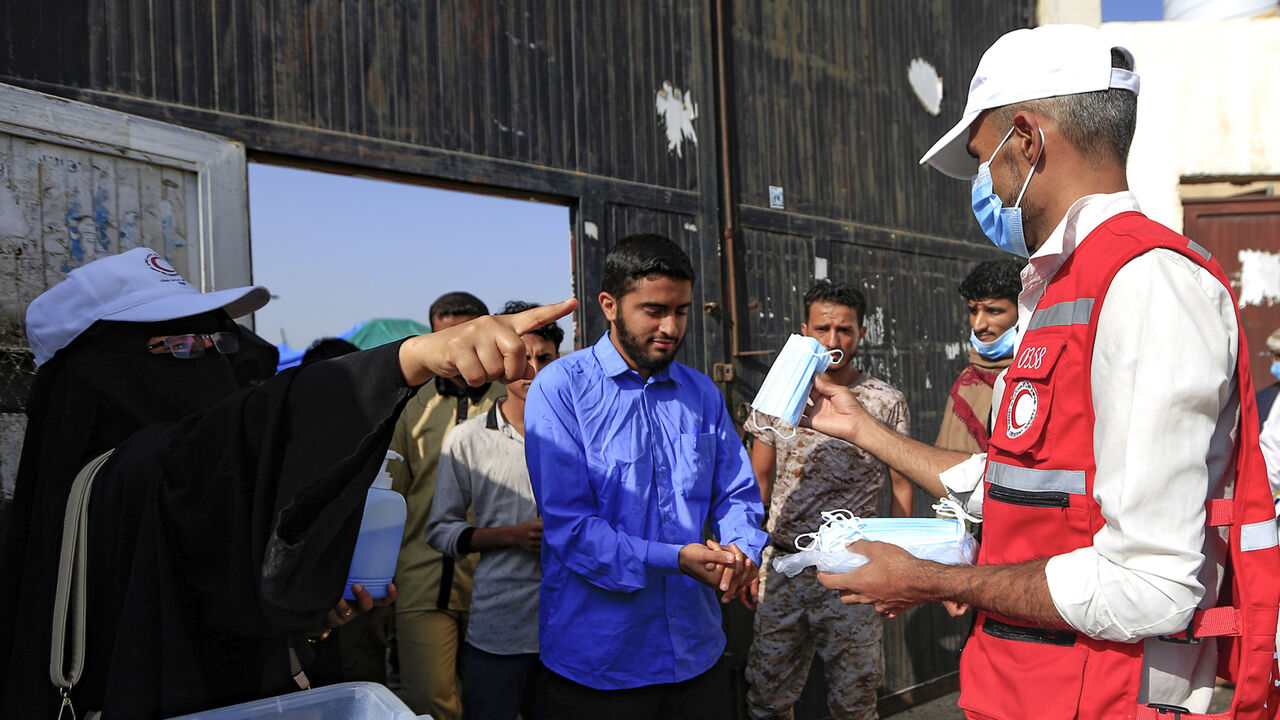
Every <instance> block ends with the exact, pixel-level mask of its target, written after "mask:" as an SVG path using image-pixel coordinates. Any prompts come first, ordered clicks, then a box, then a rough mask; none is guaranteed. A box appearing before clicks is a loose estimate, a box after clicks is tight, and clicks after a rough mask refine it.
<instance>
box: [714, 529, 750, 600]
mask: <svg viewBox="0 0 1280 720" xmlns="http://www.w3.org/2000/svg"><path fill="white" fill-rule="evenodd" d="M707 547H709V548H711V549H712V550H727V551H729V552H731V553H733V564H731V565H725V566H724V570H723V571H721V573H720V585H719V588H720V592H721V595H720V602H721V603H728V602H729V601H730V600H732V599H734V598H735V597H738V596H739V595H743V593H744V592H745V593H751V601H752V603H751V604H754V601H755V595H754V593H753V592H752V581H753V580H755V579H756V576H757V575H759V574H760V568H759V567H757V566H756V564H755V562H754V561H753V560H752V559H751V558H749V557H747V554H746V553H744V552H742V550H740V549H739V548H738V546H737V545H736V544H733V545H730V546H729V547H722V546H721V545H720V543H717V542H716V541H715V540H708V541H707ZM743 604H747V600H746V597H745V596H744V598H743ZM748 607H750V605H748Z"/></svg>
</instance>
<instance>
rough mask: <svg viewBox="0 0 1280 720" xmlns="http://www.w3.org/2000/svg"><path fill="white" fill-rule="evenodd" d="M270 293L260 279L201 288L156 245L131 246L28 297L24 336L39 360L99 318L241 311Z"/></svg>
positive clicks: (38, 362) (155, 317) (144, 318)
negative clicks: (216, 288) (227, 286)
mask: <svg viewBox="0 0 1280 720" xmlns="http://www.w3.org/2000/svg"><path fill="white" fill-rule="evenodd" d="M270 299H271V294H270V293H268V292H267V289H266V288H264V287H262V286H261V285H254V286H252V287H240V288H233V289H230V290H219V291H217V292H211V293H202V292H200V291H199V290H197V289H196V288H195V287H194V286H192V285H191V283H189V282H187V281H186V279H185V278H183V277H182V275H180V274H178V271H177V270H174V269H173V267H171V266H170V265H169V263H167V262H165V259H164V258H162V257H160V255H158V254H157V253H156V252H155V251H154V250H149V249H147V248H134V249H132V250H128V251H125V252H122V253H120V254H119V255H111V256H110V257H104V258H101V259H98V260H94V261H93V262H91V263H89V264H88V265H84V266H82V267H79V268H76V269H75V270H72V271H71V272H69V273H67V278H66V279H65V280H63V281H62V282H60V283H58V284H57V285H54V286H53V287H51V288H49V289H48V290H46V291H44V292H43V293H41V294H40V296H39V297H37V298H36V299H35V300H32V301H31V305H30V306H28V307H27V341H28V342H29V343H30V344H31V350H32V352H34V353H35V361H36V365H37V366H39V365H43V364H44V363H46V362H48V360H49V359H50V358H52V357H53V356H54V354H55V353H57V352H58V351H59V350H61V349H62V348H64V347H66V346H68V345H70V344H71V341H72V340H75V339H76V338H77V337H79V336H80V333H82V332H84V331H85V330H88V329H89V326H90V325H93V324H94V323H95V322H97V321H99V320H121V321H125V322H156V321H159V320H173V319H175V318H181V317H187V316H188V315H198V314H200V313H204V312H209V311H211V310H217V309H219V308H221V309H223V310H226V311H227V314H228V315H230V316H231V317H240V316H241V315H248V314H249V313H251V312H253V311H254V310H257V309H258V308H260V307H262V306H263V305H266V304H267V301H268V300H270Z"/></svg>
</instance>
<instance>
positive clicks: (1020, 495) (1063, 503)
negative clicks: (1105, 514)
mask: <svg viewBox="0 0 1280 720" xmlns="http://www.w3.org/2000/svg"><path fill="white" fill-rule="evenodd" d="M987 497H989V498H991V499H992V500H999V501H1000V502H1003V503H1008V504H1010V505H1023V506H1026V507H1047V508H1064V507H1067V506H1069V505H1070V504H1071V496H1070V494H1069V493H1065V492H1052V491H1048V492H1030V491H1028V490H1015V489H1014V488H1008V487H1004V486H1003V485H992V486H990V487H988V488H987Z"/></svg>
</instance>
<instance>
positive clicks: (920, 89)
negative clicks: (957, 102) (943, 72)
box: [907, 58, 942, 117]
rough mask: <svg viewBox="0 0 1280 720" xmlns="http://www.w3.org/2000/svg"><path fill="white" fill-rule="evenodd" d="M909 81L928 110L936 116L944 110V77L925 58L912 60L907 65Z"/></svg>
mask: <svg viewBox="0 0 1280 720" xmlns="http://www.w3.org/2000/svg"><path fill="white" fill-rule="evenodd" d="M907 82H908V83H910V84H911V90H912V91H913V92H915V94H916V99H917V100H919V101H920V104H921V105H923V106H924V109H925V111H926V112H928V113H929V114H930V115H933V116H935V117H936V116H937V115H938V114H939V113H940V112H942V78H941V77H939V76H938V70H937V69H936V68H934V67H933V65H932V64H930V63H929V62H928V61H926V60H924V59H923V58H915V59H914V60H912V61H911V62H910V63H909V64H908V65H907Z"/></svg>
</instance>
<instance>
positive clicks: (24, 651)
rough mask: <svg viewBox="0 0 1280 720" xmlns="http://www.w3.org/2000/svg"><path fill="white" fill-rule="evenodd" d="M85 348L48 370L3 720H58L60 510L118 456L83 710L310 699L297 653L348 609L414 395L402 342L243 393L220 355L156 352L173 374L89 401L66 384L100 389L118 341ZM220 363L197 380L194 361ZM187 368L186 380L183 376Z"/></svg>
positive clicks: (92, 604) (96, 540)
mask: <svg viewBox="0 0 1280 720" xmlns="http://www.w3.org/2000/svg"><path fill="white" fill-rule="evenodd" d="M199 317H204V316H199ZM190 320H191V319H188V322H187V325H184V326H183V327H189V326H190ZM224 322H225V320H224V319H222V318H219V319H218V320H217V323H218V324H222V323H224ZM100 325H102V324H101V323H100ZM106 325H113V326H122V325H123V326H126V327H125V328H124V330H127V331H129V333H131V335H130V337H129V339H128V340H127V342H126V343H125V345H124V347H129V348H132V347H135V346H136V344H137V339H136V337H133V336H134V335H137V334H138V333H141V334H143V335H145V334H147V333H153V334H164V333H160V332H156V330H157V329H156V328H155V327H149V326H141V327H129V326H131V325H133V324H127V323H108V324H106ZM109 329H110V330H111V331H112V332H111V334H113V335H118V334H119V331H120V330H121V328H119V327H114V328H109ZM181 331H183V332H208V331H209V330H202V329H200V328H196V329H183V330H181ZM86 335H87V336H89V337H88V338H87V341H88V342H87V343H86V344H84V345H81V344H80V341H79V340H78V341H77V344H76V345H73V346H72V347H71V348H67V350H74V351H75V352H70V353H66V355H65V356H64V354H63V353H60V354H59V357H56V358H54V359H53V360H51V361H50V363H49V364H48V365H49V366H54V367H52V368H42V369H41V373H42V374H45V375H46V377H45V378H43V379H44V380H45V382H44V383H43V386H42V383H41V380H42V378H40V377H38V378H37V391H36V392H37V394H39V393H41V392H43V393H44V395H43V397H40V398H33V402H32V408H33V410H36V409H39V410H42V411H44V412H43V413H39V412H33V414H32V417H31V424H30V426H29V432H28V437H27V440H26V444H25V445H24V449H23V460H22V466H21V468H20V471H19V481H18V487H17V490H16V493H15V499H14V513H13V514H14V515H15V516H21V518H19V519H20V524H19V523H17V522H15V523H14V527H12V528H11V529H10V530H11V532H10V535H9V540H8V542H7V544H6V547H5V550H6V556H5V561H4V567H3V575H2V576H0V580H2V581H3V583H4V585H3V588H0V612H2V613H3V614H0V663H4V665H2V666H0V678H3V694H2V695H0V717H24V718H26V717H31V718H46V717H47V718H53V717H55V716H56V714H57V708H58V703H59V699H58V693H57V691H56V690H55V689H54V687H53V685H52V683H51V682H50V680H49V677H48V661H49V638H50V630H51V606H52V600H53V583H54V581H55V580H56V566H57V556H58V548H59V545H60V542H61V524H62V512H63V509H64V508H65V503H66V497H67V492H68V488H69V486H70V482H71V479H72V478H73V477H74V475H75V472H76V471H77V470H78V469H79V467H80V466H81V465H83V463H84V462H87V460H88V459H90V458H92V457H93V456H94V455H96V454H97V453H98V452H101V450H103V449H106V448H108V447H112V446H117V451H116V453H115V455H114V456H113V457H112V459H111V460H110V461H109V462H108V463H107V465H106V466H104V468H103V469H102V471H101V472H100V473H99V475H98V477H97V479H96V481H95V484H94V492H93V496H92V500H91V504H90V516H89V548H90V550H89V552H90V557H89V578H90V579H89V583H90V584H89V590H88V607H89V618H88V623H87V627H88V636H87V655H88V658H87V661H86V663H85V671H84V674H83V676H82V679H81V681H80V683H79V684H78V685H77V687H76V689H75V691H74V693H73V701H74V703H75V706H76V708H77V710H79V711H80V712H81V713H83V712H84V711H85V710H92V709H103V710H104V716H105V717H107V718H111V717H129V718H133V717H138V718H151V717H166V716H171V715H176V714H181V713H186V712H192V711H195V710H202V709H207V708H211V707H220V706H223V705H228V704H233V703H237V702H243V701H246V700H251V699H254V698H259V697H264V696H269V695H276V694H280V693H284V692H288V691H290V690H292V689H295V688H296V686H295V685H294V684H293V682H292V680H291V678H290V674H289V665H288V653H287V647H288V642H289V640H290V639H296V638H299V637H301V636H302V635H304V634H306V633H308V632H310V631H314V630H315V629H316V628H317V627H319V624H320V618H321V617H322V616H323V615H324V613H325V612H326V611H327V610H328V609H330V608H332V607H333V606H334V605H335V604H336V603H337V602H338V599H339V598H340V596H341V594H342V589H343V585H344V583H345V578H346V573H347V568H348V565H349V564H350V558H351V552H352V549H353V547H354V544H355V539H356V535H357V532H358V530H359V523H360V516H361V511H362V508H363V505H364V499H365V493H366V490H367V488H368V486H369V484H370V482H371V481H372V479H373V477H374V475H375V473H376V472H377V469H378V467H379V464H380V463H381V461H382V459H383V457H384V453H385V450H386V447H387V444H388V442H389V441H390V436H391V432H392V429H393V427H394V424H395V420H396V418H397V416H398V415H399V412H400V409H401V408H402V407H403V405H404V403H405V402H406V401H407V400H408V398H409V397H410V396H411V395H412V392H413V391H412V390H411V389H410V388H408V387H407V386H406V385H405V382H404V378H403V376H402V375H401V372H400V367H399V360H398V350H399V344H398V343H396V344H392V345H387V346H384V347H382V348H378V349H375V350H370V351H367V352H363V353H357V354H353V355H350V356H347V357H344V358H340V359H337V360H333V361H329V362H324V363H318V364H315V365H312V366H309V367H307V368H302V369H298V370H295V371H289V372H286V373H283V374H281V375H279V376H276V377H275V378H272V379H271V380H270V381H268V382H267V383H266V384H265V385H263V386H262V387H259V388H254V389H251V390H244V391H239V392H233V391H232V390H231V388H233V387H234V378H233V377H232V375H231V373H230V368H229V365H228V364H227V363H226V361H225V358H220V357H219V356H216V355H207V356H206V357H204V358H199V359H196V360H188V361H184V360H177V359H175V358H171V357H165V356H154V357H155V358H156V359H158V360H162V361H168V365H163V364H162V365H160V367H161V368H164V369H165V371H163V372H144V373H138V374H134V375H132V378H131V383H130V384H129V385H124V386H122V385H120V382H121V380H122V375H121V373H120V372H112V373H107V375H106V377H108V380H107V381H105V382H99V383H98V384H97V385H95V384H94V383H88V385H87V387H88V389H86V386H85V385H84V384H77V383H74V382H73V383H70V384H68V382H67V377H68V373H67V371H68V369H74V368H75V367H76V363H81V362H82V363H86V365H84V366H82V367H81V368H80V369H81V370H84V369H86V368H88V369H89V373H88V374H90V375H93V374H94V373H95V372H97V371H98V370H101V368H102V364H103V363H109V362H110V358H104V357H103V356H102V354H101V353H100V352H94V351H93V348H92V344H93V341H94V340H95V339H100V338H97V337H96V336H95V335H94V334H93V333H92V332H91V333H86ZM118 341H119V338H113V339H112V340H111V342H112V343H115V342H118ZM103 342H104V343H106V342H107V341H106V340H105V339H104V340H103ZM136 360H137V358H136V357H128V358H127V361H128V362H133V361H136ZM206 360H209V361H210V362H207V363H206V364H205V365H204V366H202V368H201V370H202V372H201V373H199V374H191V373H193V372H194V369H195V366H194V365H183V364H180V363H203V362H205V361H206ZM217 361H220V362H217ZM121 362H122V365H121V366H120V368H116V370H121V369H123V368H124V367H126V366H127V364H128V363H127V362H126V361H121ZM55 363H61V365H62V366H61V367H59V366H55ZM175 363H176V364H175ZM174 368H177V371H178V375H176V376H174V378H176V379H174V378H168V379H166V378H167V376H166V372H167V371H170V370H173V369H174ZM46 369H51V370H53V371H56V373H55V372H50V373H46V372H45V371H46ZM97 374H98V375H99V376H101V375H102V373H97ZM55 375H57V376H59V378H58V379H53V378H54V376H55ZM197 376H198V377H200V378H201V380H200V382H199V383H196V384H192V383H191V382H190V380H189V378H191V377H197ZM72 377H78V374H77V375H73V376H72ZM171 381H172V382H171ZM103 385H105V386H106V387H101V386H103ZM228 392H230V393H231V394H230V395H228ZM86 393H96V395H94V397H92V398H86V397H85V394H86ZM130 393H132V394H134V395H137V394H145V396H146V397H147V398H148V400H147V401H146V402H142V403H137V402H133V401H134V400H135V398H134V397H132V396H131V395H130ZM215 395H216V396H220V397H223V399H221V400H220V401H216V402H215V400H214V398H213V397H212V396H215ZM117 403H118V405H119V407H115V406H116V405H117ZM201 403H203V404H204V405H205V407H206V408H207V409H205V410H204V411H197V412H196V413H195V414H192V415H189V416H188V417H186V419H184V420H182V421H180V422H177V423H169V424H160V425H152V424H151V422H152V421H154V420H156V419H157V418H158V417H159V419H163V415H164V414H165V413H166V412H168V413H170V417H173V416H174V415H177V416H178V417H181V416H182V415H185V414H186V411H187V410H188V409H190V408H189V407H188V406H189V405H193V404H195V405H198V404H201ZM210 405H211V407H210ZM121 408H124V409H121ZM81 411H83V412H81ZM65 413H76V415H74V416H67V415H65ZM37 415H43V416H42V417H37ZM77 422H78V423H79V424H80V425H82V426H83V425H85V424H86V423H87V425H88V429H87V430H86V429H85V428H84V427H81V428H79V430H85V432H83V434H80V433H79V432H76V431H75V430H72V428H75V426H76V424H77ZM138 428H141V429H138ZM29 454H30V456H29ZM51 523H52V524H51ZM15 535H21V537H20V538H15ZM15 540H18V541H19V542H15Z"/></svg>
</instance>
